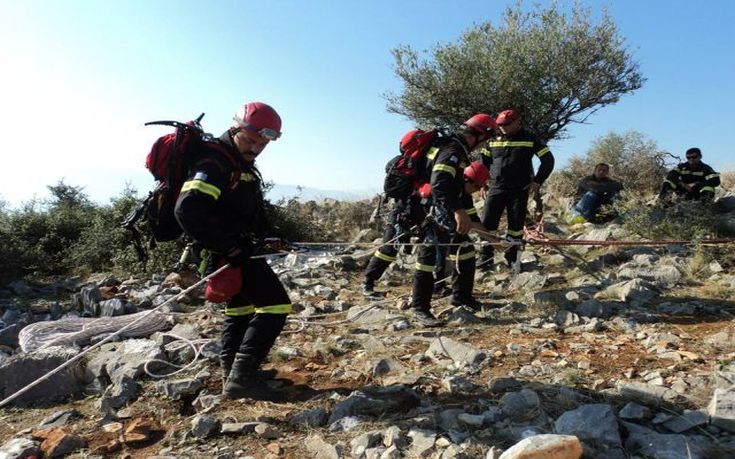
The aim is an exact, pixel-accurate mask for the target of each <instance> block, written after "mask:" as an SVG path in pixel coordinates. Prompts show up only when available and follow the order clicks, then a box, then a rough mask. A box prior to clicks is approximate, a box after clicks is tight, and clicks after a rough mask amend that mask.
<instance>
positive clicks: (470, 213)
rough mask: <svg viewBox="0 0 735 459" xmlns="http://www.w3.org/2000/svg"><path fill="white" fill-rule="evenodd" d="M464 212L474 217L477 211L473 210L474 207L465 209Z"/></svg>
mask: <svg viewBox="0 0 735 459" xmlns="http://www.w3.org/2000/svg"><path fill="white" fill-rule="evenodd" d="M464 211H465V212H467V215H476V214H477V209H475V208H474V207H471V208H469V209H465V210H464Z"/></svg>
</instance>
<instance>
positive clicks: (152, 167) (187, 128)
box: [122, 113, 240, 259]
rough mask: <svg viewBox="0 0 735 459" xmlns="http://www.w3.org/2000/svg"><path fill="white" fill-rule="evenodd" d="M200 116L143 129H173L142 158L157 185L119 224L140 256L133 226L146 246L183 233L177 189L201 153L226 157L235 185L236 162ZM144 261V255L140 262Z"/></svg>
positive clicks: (238, 173) (237, 177) (173, 238)
mask: <svg viewBox="0 0 735 459" xmlns="http://www.w3.org/2000/svg"><path fill="white" fill-rule="evenodd" d="M203 117H204V113H202V114H201V115H200V116H199V117H198V118H197V119H195V120H193V121H189V122H188V123H181V122H178V121H151V122H148V123H145V125H146V126H151V125H164V126H173V127H175V128H176V130H175V131H174V132H172V133H170V134H166V135H164V136H162V137H159V138H158V140H156V141H155V143H154V144H153V146H152V147H151V150H150V152H149V153H148V155H147V156H146V159H145V167H146V169H148V170H149V171H150V173H151V174H152V175H153V178H155V179H156V181H157V182H158V183H157V185H156V187H155V189H154V190H153V191H151V192H150V193H149V194H148V197H146V198H145V199H144V200H143V201H142V202H141V203H140V204H139V205H138V206H137V207H136V208H135V209H134V210H133V212H132V213H131V214H130V215H128V217H127V218H126V219H125V221H124V222H123V225H122V226H123V227H124V228H126V229H128V230H131V231H132V232H133V236H134V239H135V242H136V250H137V251H138V254H139V255H142V252H144V250H143V249H142V245H141V244H140V240H139V239H140V238H139V234H138V232H137V230H136V223H137V222H138V221H143V222H144V223H145V226H146V227H147V228H146V229H147V232H148V233H149V234H150V236H151V241H150V245H151V246H155V243H156V242H164V241H173V240H175V239H177V238H178V237H179V236H181V235H182V234H183V230H182V229H181V227H180V226H179V223H178V222H177V221H176V217H175V215H174V209H175V207H176V200H177V199H178V197H179V193H180V192H181V187H182V185H183V184H184V181H185V180H186V178H187V176H188V173H189V167H190V166H191V165H192V164H193V161H194V160H196V159H200V158H201V156H202V154H210V153H214V154H216V155H218V156H222V157H224V158H226V159H227V160H228V161H229V162H230V164H231V166H232V170H233V174H232V180H231V183H230V184H231V186H233V187H234V185H236V184H237V180H239V177H240V172H239V166H238V163H237V160H236V159H235V158H233V157H232V154H231V153H230V151H229V148H228V147H227V146H226V145H224V144H223V143H222V142H221V141H219V140H218V139H215V138H213V137H212V135H211V134H207V133H205V132H204V130H203V129H202V126H201V124H200V123H201V120H202V118H203ZM144 258H146V257H145V256H144V255H142V256H141V259H144Z"/></svg>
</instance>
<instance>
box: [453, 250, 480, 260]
mask: <svg viewBox="0 0 735 459" xmlns="http://www.w3.org/2000/svg"><path fill="white" fill-rule="evenodd" d="M475 254H476V252H475V251H474V250H472V251H470V252H467V253H460V254H459V256H457V255H449V257H448V258H449V259H450V260H452V261H462V260H469V259H470V258H475Z"/></svg>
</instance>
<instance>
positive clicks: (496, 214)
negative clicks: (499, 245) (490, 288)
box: [482, 189, 528, 263]
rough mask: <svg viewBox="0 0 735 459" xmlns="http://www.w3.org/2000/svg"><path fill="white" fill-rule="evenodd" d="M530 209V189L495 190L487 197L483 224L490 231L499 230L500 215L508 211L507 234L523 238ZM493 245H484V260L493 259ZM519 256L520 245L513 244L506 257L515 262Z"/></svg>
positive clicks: (510, 236)
mask: <svg viewBox="0 0 735 459" xmlns="http://www.w3.org/2000/svg"><path fill="white" fill-rule="evenodd" d="M527 210H528V190H525V189H521V190H497V189H496V190H493V189H491V190H490V191H489V192H488V195H487V197H486V198H485V207H484V210H483V213H482V224H483V225H484V226H485V228H487V230H488V231H489V232H491V233H492V232H497V230H498V226H499V225H500V217H502V215H503V212H504V211H505V212H507V218H508V229H507V231H506V234H507V236H508V237H509V238H511V239H523V225H524V224H525V222H526V211H527ZM493 255H494V250H493V246H487V247H483V250H482V258H483V260H487V259H492V257H493ZM517 257H518V246H515V245H514V246H513V247H511V248H510V249H508V250H507V251H506V252H505V259H506V260H508V263H513V262H515V261H516V258H517Z"/></svg>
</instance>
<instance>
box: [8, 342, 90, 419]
mask: <svg viewBox="0 0 735 459" xmlns="http://www.w3.org/2000/svg"><path fill="white" fill-rule="evenodd" d="M78 353H79V352H78V351H77V350H76V349H72V348H61V347H51V348H48V349H44V350H40V351H36V352H34V353H32V354H15V355H12V356H10V357H8V358H7V359H4V360H2V361H0V398H3V399H4V398H6V397H9V396H10V395H11V394H13V393H15V392H17V391H18V390H20V389H22V388H23V387H25V386H27V385H28V384H30V383H32V382H35V381H36V380H37V379H39V378H41V377H42V376H45V375H46V374H47V373H49V372H50V371H52V370H54V369H55V368H56V367H58V366H59V365H61V364H63V363H65V362H66V361H67V360H70V359H71V358H73V357H75V356H76V355H77V354H78ZM82 388H83V370H82V366H81V364H80V363H79V362H75V363H74V364H72V365H70V366H69V367H67V368H65V369H63V370H61V371H60V372H59V373H56V374H55V375H53V376H51V377H50V378H48V379H46V380H44V381H43V382H41V383H39V384H38V385H36V386H35V387H33V388H31V389H29V390H28V391H27V392H25V393H23V394H22V395H20V396H18V398H16V399H15V400H14V401H13V402H12V403H14V404H16V405H19V406H27V405H29V404H42V403H47V402H56V401H61V400H64V399H66V398H68V397H70V396H72V397H75V396H78V395H80V394H81V392H82Z"/></svg>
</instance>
